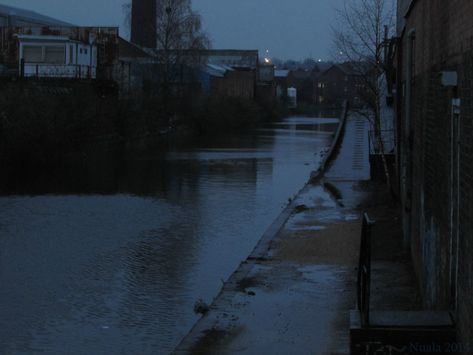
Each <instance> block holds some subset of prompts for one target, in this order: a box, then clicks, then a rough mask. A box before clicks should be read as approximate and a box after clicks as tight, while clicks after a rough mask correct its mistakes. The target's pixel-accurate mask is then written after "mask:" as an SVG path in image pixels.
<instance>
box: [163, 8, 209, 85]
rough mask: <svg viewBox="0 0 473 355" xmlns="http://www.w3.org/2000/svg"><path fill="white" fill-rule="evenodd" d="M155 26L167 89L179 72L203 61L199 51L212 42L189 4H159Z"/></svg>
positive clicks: (198, 16) (199, 18)
mask: <svg viewBox="0 0 473 355" xmlns="http://www.w3.org/2000/svg"><path fill="white" fill-rule="evenodd" d="M156 22H157V23H156V32H157V33H156V34H157V55H158V58H159V61H160V62H161V64H162V65H163V69H164V73H163V74H164V78H163V79H164V83H165V85H167V84H169V82H170V81H171V80H173V79H174V78H173V75H172V73H173V72H174V71H175V70H176V68H179V67H181V66H182V65H192V64H196V63H198V62H199V61H200V51H201V50H204V49H207V48H209V47H210V40H209V38H208V36H207V34H206V33H205V32H204V31H203V30H202V20H201V17H200V15H198V14H197V13H196V12H194V11H193V10H192V7H191V1H190V0H157V8H156Z"/></svg>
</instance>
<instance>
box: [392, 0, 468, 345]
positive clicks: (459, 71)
mask: <svg viewBox="0 0 473 355" xmlns="http://www.w3.org/2000/svg"><path fill="white" fill-rule="evenodd" d="M472 16H473V1H471V0H449V1H445V0H399V1H398V41H397V44H398V45H397V58H396V67H397V74H396V77H397V78H396V93H397V95H396V97H395V102H396V110H397V139H398V147H399V148H398V149H399V151H398V156H399V159H398V160H399V164H398V170H399V174H400V193H401V200H402V211H403V228H404V238H405V242H406V245H408V246H410V248H411V254H412V258H413V262H414V266H415V270H416V274H417V277H418V279H419V282H420V285H421V290H422V295H423V300H424V304H425V307H426V308H431V309H442V310H450V311H451V313H452V314H453V316H454V318H455V321H456V323H457V327H458V337H459V341H460V342H463V343H464V344H467V343H468V342H469V343H470V346H473V344H472V340H473V144H472V139H471V137H473V22H472V21H471V18H472Z"/></svg>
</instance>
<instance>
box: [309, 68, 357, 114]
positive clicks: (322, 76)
mask: <svg viewBox="0 0 473 355" xmlns="http://www.w3.org/2000/svg"><path fill="white" fill-rule="evenodd" d="M313 84H314V90H313V95H314V102H315V103H316V104H317V105H323V106H338V107H341V106H342V104H343V102H344V101H345V100H348V101H350V104H351V105H352V106H353V107H359V106H361V105H362V104H363V99H362V95H363V91H364V85H363V80H362V79H361V77H360V75H359V74H358V73H357V71H356V70H355V68H354V67H353V66H352V65H351V64H350V63H343V64H334V65H332V66H331V67H330V68H328V69H327V70H325V71H324V72H322V73H318V74H317V75H314V81H313Z"/></svg>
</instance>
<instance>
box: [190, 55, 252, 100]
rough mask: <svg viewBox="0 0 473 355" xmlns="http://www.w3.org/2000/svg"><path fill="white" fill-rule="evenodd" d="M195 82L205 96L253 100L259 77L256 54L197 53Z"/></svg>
mask: <svg viewBox="0 0 473 355" xmlns="http://www.w3.org/2000/svg"><path fill="white" fill-rule="evenodd" d="M198 54H199V59H200V63H201V64H200V67H199V70H198V74H197V79H198V81H199V83H200V86H201V92H202V93H203V94H204V95H211V96H230V97H239V98H246V99H254V97H255V92H256V85H257V76H258V51H257V50H232V49H211V50H202V51H199V53H198Z"/></svg>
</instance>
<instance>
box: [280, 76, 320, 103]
mask: <svg viewBox="0 0 473 355" xmlns="http://www.w3.org/2000/svg"><path fill="white" fill-rule="evenodd" d="M287 80H288V85H289V87H292V88H295V89H296V90H297V97H298V101H303V102H306V103H313V97H314V93H313V91H314V75H313V71H312V70H309V69H302V68H298V69H296V70H291V71H289V74H288V79H287Z"/></svg>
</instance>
